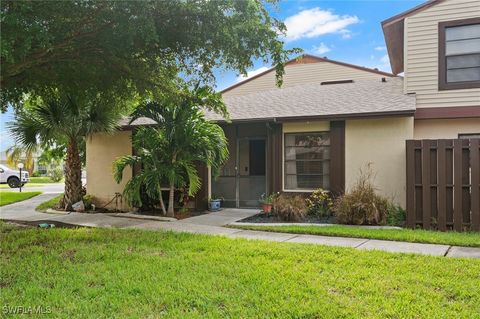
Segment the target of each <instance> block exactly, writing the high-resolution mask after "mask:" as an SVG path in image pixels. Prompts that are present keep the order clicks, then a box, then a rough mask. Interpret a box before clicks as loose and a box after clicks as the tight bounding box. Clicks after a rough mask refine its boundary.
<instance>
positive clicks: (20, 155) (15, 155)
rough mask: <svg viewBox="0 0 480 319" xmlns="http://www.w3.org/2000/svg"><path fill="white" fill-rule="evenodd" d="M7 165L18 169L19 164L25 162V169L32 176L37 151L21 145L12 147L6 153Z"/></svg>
mask: <svg viewBox="0 0 480 319" xmlns="http://www.w3.org/2000/svg"><path fill="white" fill-rule="evenodd" d="M5 153H6V154H5V155H6V156H7V164H8V165H10V166H13V167H17V164H18V163H20V162H23V164H24V165H25V169H26V170H27V171H28V172H29V173H30V174H32V173H33V169H34V165H35V163H34V159H33V158H34V155H35V149H32V148H29V149H27V148H25V147H22V146H21V145H12V146H10V147H9V148H8V149H7V150H6V151H5Z"/></svg>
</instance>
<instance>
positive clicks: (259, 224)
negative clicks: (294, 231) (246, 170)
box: [228, 222, 403, 229]
mask: <svg viewBox="0 0 480 319" xmlns="http://www.w3.org/2000/svg"><path fill="white" fill-rule="evenodd" d="M228 226H317V227H328V226H343V227H353V228H366V229H403V228H402V227H398V226H370V225H344V224H316V223H244V222H234V223H231V224H228Z"/></svg>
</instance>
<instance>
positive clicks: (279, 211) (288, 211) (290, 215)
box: [272, 193, 308, 221]
mask: <svg viewBox="0 0 480 319" xmlns="http://www.w3.org/2000/svg"><path fill="white" fill-rule="evenodd" d="M272 204H273V213H274V214H275V215H276V216H277V217H278V218H279V219H281V220H284V221H301V220H303V219H304V218H305V216H306V214H307V211H308V207H307V203H306V201H305V198H304V196H302V195H295V194H285V193H283V194H280V195H278V196H276V197H275V198H273V201H272Z"/></svg>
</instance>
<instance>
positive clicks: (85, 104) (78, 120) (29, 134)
mask: <svg viewBox="0 0 480 319" xmlns="http://www.w3.org/2000/svg"><path fill="white" fill-rule="evenodd" d="M121 107H122V108H123V107H124V105H123V104H121V103H119V101H117V100H115V99H114V98H108V97H105V96H101V95H97V96H95V97H90V98H89V99H85V98H82V99H81V98H78V97H73V96H69V95H66V96H58V97H56V98H52V99H50V100H45V101H44V100H41V99H36V100H35V101H32V104H31V105H29V107H28V108H26V109H21V110H17V112H16V115H15V120H14V121H13V122H10V123H8V126H9V128H10V130H11V131H12V133H13V134H12V135H13V136H15V137H16V140H17V143H19V144H21V145H23V146H24V147H25V148H27V149H32V148H35V147H36V146H38V145H46V144H49V143H52V142H54V143H59V144H64V145H66V159H65V194H64V202H63V204H64V207H65V208H66V209H71V207H72V204H74V203H75V202H78V201H80V200H81V199H82V180H81V173H82V164H81V159H80V153H79V150H80V146H81V145H82V144H83V143H84V141H85V138H87V137H88V136H89V135H90V134H92V133H96V132H112V131H114V130H115V129H116V127H117V123H118V122H119V120H120V118H121V117H122V112H121V110H122V108H121Z"/></svg>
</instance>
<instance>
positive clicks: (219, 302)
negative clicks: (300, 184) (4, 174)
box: [0, 227, 480, 318]
mask: <svg viewBox="0 0 480 319" xmlns="http://www.w3.org/2000/svg"><path fill="white" fill-rule="evenodd" d="M0 228H1V227H0ZM0 234H1V237H2V240H1V241H0V248H1V250H0V281H1V282H0V286H1V287H2V304H6V305H20V306H24V307H29V306H35V305H42V306H44V307H50V309H51V311H52V313H51V315H50V316H51V317H55V318H112V317H115V318H160V317H161V318H203V317H208V318H272V317H275V318H476V317H478V314H479V313H480V276H479V273H480V260H468V259H450V258H445V257H426V256H420V255H404V254H389V253H383V252H378V251H358V250H355V249H351V248H335V247H326V246H316V245H302V244H291V243H273V242H264V241H248V240H243V239H237V240H232V239H227V238H223V237H209V236H203V235H192V234H178V233H166V232H152V231H136V230H118V229H93V228H81V229H59V228H56V229H46V230H45V229H37V228H35V229H28V230H12V229H8V228H7V229H5V230H4V231H3V232H2V231H0Z"/></svg>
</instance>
